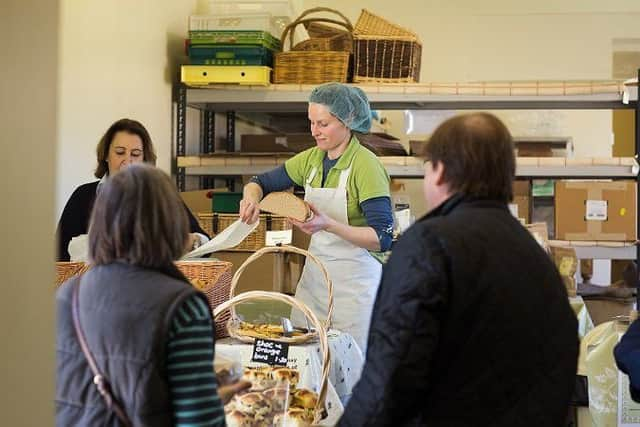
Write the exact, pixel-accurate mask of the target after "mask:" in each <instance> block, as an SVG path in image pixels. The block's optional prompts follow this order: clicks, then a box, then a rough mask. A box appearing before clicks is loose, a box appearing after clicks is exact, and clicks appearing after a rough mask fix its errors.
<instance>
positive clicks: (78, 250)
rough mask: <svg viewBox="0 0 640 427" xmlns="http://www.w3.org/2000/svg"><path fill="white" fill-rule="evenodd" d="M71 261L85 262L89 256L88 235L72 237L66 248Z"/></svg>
mask: <svg viewBox="0 0 640 427" xmlns="http://www.w3.org/2000/svg"><path fill="white" fill-rule="evenodd" d="M67 250H68V251H69V259H70V260H71V261H82V262H87V260H88V254H89V235H87V234H81V235H79V236H76V237H74V238H73V239H71V241H70V242H69V246H67Z"/></svg>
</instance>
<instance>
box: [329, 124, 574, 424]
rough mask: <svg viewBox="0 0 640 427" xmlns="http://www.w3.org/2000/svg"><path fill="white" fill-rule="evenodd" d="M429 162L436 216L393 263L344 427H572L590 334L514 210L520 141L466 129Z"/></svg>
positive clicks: (428, 191) (418, 228) (400, 247)
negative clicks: (572, 405) (572, 400)
mask: <svg viewBox="0 0 640 427" xmlns="http://www.w3.org/2000/svg"><path fill="white" fill-rule="evenodd" d="M423 157H424V160H425V178H424V194H425V198H426V200H427V204H428V205H429V206H432V207H433V209H432V210H431V211H430V212H429V213H428V214H427V215H426V216H425V217H423V218H421V219H420V220H419V221H418V222H417V223H416V224H415V225H414V226H412V227H411V228H410V229H409V230H407V232H406V233H405V234H404V235H403V236H402V238H401V239H400V241H399V242H398V243H397V245H396V246H395V247H394V249H393V254H392V255H391V258H390V259H389V262H388V264H387V266H386V268H385V270H384V272H383V277H382V283H381V285H380V289H379V291H378V295H377V299H376V303H375V307H374V310H373V314H372V319H371V329H370V332H369V344H368V351H367V359H366V363H365V366H364V370H363V373H362V377H361V379H360V381H359V383H358V384H357V385H356V387H355V388H354V391H353V397H352V398H351V401H350V402H349V404H348V406H347V408H346V410H345V414H344V416H343V417H342V419H341V420H340V423H339V425H340V426H413V425H416V426H417V425H420V426H442V427H445V426H446V427H455V426H465V427H468V426H510V427H513V426H532V427H533V426H535V427H541V426H545V427H553V426H561V425H563V421H564V419H565V417H566V414H567V406H568V402H569V397H570V395H571V392H572V390H573V386H574V380H575V374H576V368H577V357H578V336H577V321H576V318H575V316H574V314H573V312H572V310H571V307H570V305H569V303H568V300H567V292H566V290H565V289H564V287H563V284H562V281H561V279H560V276H559V275H558V272H557V270H556V268H555V267H554V265H553V263H552V262H551V260H550V258H549V257H548V256H547V254H546V253H545V252H544V250H543V249H542V248H541V247H540V246H539V244H538V243H536V241H535V240H534V239H533V238H532V237H531V235H530V234H529V233H528V232H527V230H526V229H525V228H524V227H522V225H521V224H520V223H519V222H518V221H517V219H516V218H514V217H513V216H512V215H511V213H510V212H509V210H508V207H507V203H508V202H509V201H510V200H511V199H512V182H513V178H514V175H515V158H514V150H513V142H512V138H511V135H510V134H509V131H508V130H507V129H506V127H505V126H504V125H503V124H502V122H500V121H499V120H498V119H497V118H496V117H494V116H492V115H490V114H485V113H479V114H470V115H464V116H458V117H455V118H453V119H450V120H448V121H446V122H445V123H443V124H442V125H441V126H440V127H439V128H438V129H437V130H436V131H435V133H434V134H433V135H432V137H431V139H430V141H429V143H428V144H427V145H426V146H425V148H424V152H423Z"/></svg>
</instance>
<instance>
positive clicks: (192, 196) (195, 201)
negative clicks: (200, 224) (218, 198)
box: [180, 187, 229, 216]
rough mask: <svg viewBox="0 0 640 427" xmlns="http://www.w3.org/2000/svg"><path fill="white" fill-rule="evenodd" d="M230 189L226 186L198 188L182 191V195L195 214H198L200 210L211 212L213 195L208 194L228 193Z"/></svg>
mask: <svg viewBox="0 0 640 427" xmlns="http://www.w3.org/2000/svg"><path fill="white" fill-rule="evenodd" d="M228 191H229V190H228V189H227V188H226V187H225V188H213V189H209V190H196V191H182V192H181V193H180V197H182V200H183V201H184V204H185V205H187V207H188V208H189V210H190V211H191V213H193V215H194V216H195V215H197V214H198V213H199V212H211V197H208V196H207V194H208V193H210V192H214V193H226V192H228Z"/></svg>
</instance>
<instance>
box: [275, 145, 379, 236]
mask: <svg viewBox="0 0 640 427" xmlns="http://www.w3.org/2000/svg"><path fill="white" fill-rule="evenodd" d="M325 154H326V152H324V151H322V150H320V149H319V148H318V147H313V148H310V149H308V150H305V151H303V152H301V153H299V154H297V155H295V156H294V157H292V158H290V159H289V160H287V161H286V162H285V164H284V167H285V169H286V171H287V174H288V175H289V177H290V178H291V179H292V180H293V182H295V183H296V184H297V185H299V186H301V187H304V186H305V183H306V181H307V178H308V177H309V175H310V174H311V171H312V170H313V168H314V167H315V168H317V172H316V175H315V177H314V178H313V180H312V181H311V187H313V188H319V187H320V186H321V183H322V173H323V171H322V160H323V159H324V157H325ZM350 165H351V173H349V179H348V180H347V217H348V218H349V225H353V226H364V225H367V220H366V218H365V216H364V213H363V212H362V209H361V208H360V203H362V202H364V201H365V200H369V199H373V198H374V197H383V196H387V197H390V193H389V181H390V180H389V174H387V170H386V169H385V168H384V166H382V163H381V162H380V159H378V157H377V156H376V155H375V154H374V153H372V152H371V151H369V150H368V149H367V148H365V147H363V146H362V145H360V142H358V139H357V138H356V137H355V136H353V137H352V138H351V141H350V142H349V145H348V146H347V149H346V150H345V152H344V153H342V156H340V159H338V161H337V162H336V164H335V165H334V166H333V167H332V168H331V169H330V170H329V173H328V175H327V178H326V179H325V182H324V187H325V188H336V187H337V186H338V182H339V181H340V173H341V172H342V171H343V170H344V169H347V168H348V167H349V166H350Z"/></svg>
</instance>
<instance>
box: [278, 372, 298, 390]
mask: <svg viewBox="0 0 640 427" xmlns="http://www.w3.org/2000/svg"><path fill="white" fill-rule="evenodd" d="M271 377H272V378H273V379H274V380H275V381H276V383H277V384H284V383H287V382H288V383H289V387H290V388H291V389H294V388H295V387H296V385H298V381H299V380H300V373H299V372H298V371H296V370H295V369H291V368H284V367H283V368H273V370H272V371H271Z"/></svg>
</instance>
